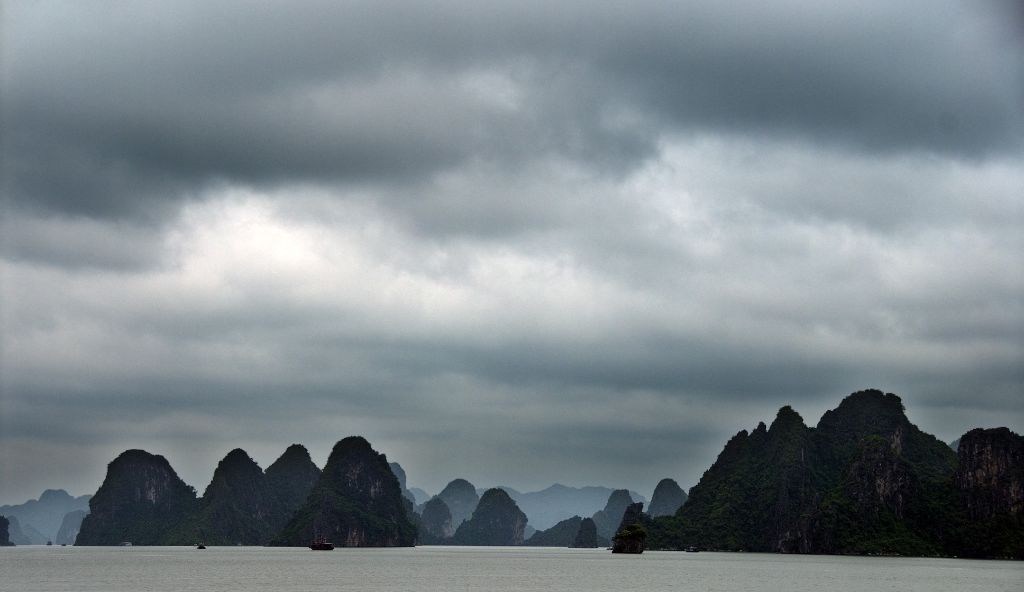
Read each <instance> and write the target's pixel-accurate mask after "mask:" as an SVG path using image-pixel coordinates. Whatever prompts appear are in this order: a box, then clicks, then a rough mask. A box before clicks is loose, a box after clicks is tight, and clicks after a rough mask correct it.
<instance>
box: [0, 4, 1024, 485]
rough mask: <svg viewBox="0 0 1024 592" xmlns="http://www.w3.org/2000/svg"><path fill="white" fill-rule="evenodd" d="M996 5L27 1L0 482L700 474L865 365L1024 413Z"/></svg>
mask: <svg viewBox="0 0 1024 592" xmlns="http://www.w3.org/2000/svg"><path fill="white" fill-rule="evenodd" d="M1020 6H1021V5H1020V4H1019V2H1014V1H1012V0H974V1H963V2H960V1H950V0H909V1H904V2H892V1H891V0H878V1H876V0H855V1H854V0H848V1H845V0H844V1H837V2H820V1H813V2H812V1H795V0H784V1H781V2H763V1H758V2H754V1H731V2H686V1H673V2H648V1H633V2H628V3H625V2H623V3H611V2H582V1H578V0H564V1H559V2H550V1H547V0H545V1H543V2H534V1H532V0H517V1H515V2H507V3H502V2H489V1H484V2H469V1H457V2H455V1H450V0H439V1H431V2H395V1H390V0H372V1H366V2H360V1H350V2H336V1H330V2H327V1H325V2H266V3H264V2H250V1H244V2H242V1H239V2H229V1H222V2H209V1H207V0H202V1H198V0H197V1H194V2H193V1H185V0H180V1H175V2H117V1H110V2H91V1H84V2H83V1H67V2H53V1H48V0H36V1H29V0H11V1H8V2H5V3H4V10H3V14H2V18H3V30H2V41H0V43H2V47H0V50H2V52H0V55H2V58H0V59H2V68H3V69H2V74H0V76H2V79H0V82H2V90H0V93H2V94H0V99H2V103H0V105H2V107H0V118H2V121H0V124H2V125H0V142H2V152H0V156H2V171H0V172H2V191H3V210H2V213H3V220H2V229H0V230H2V240H0V297H2V300H0V315H2V316H0V331H2V334H0V335H2V339H0V474H2V477H0V503H5V502H20V501H24V500H25V499H28V498H29V497H37V496H38V494H39V493H40V492H41V491H42V490H43V489H44V488H47V487H51V488H56V487H62V488H65V489H68V490H69V491H71V492H72V493H74V494H82V493H92V492H94V491H95V489H96V488H97V487H98V486H99V484H100V482H101V480H102V479H103V475H104V473H105V469H106V464H107V463H108V462H109V461H110V460H111V459H113V458H114V456H116V455H117V454H118V453H119V452H120V451H122V450H124V449H126V448H144V449H146V450H149V451H151V452H154V453H159V454H163V455H164V456H166V457H167V458H168V459H169V460H170V462H171V463H172V465H173V466H174V467H175V468H176V469H177V470H178V472H179V474H181V475H182V477H183V478H184V479H185V480H186V481H187V482H188V483H189V484H191V485H193V486H195V487H196V488H197V489H199V491H200V492H202V490H203V489H204V488H205V486H206V484H207V482H208V481H209V478H210V475H211V474H212V471H213V468H214V466H215V465H216V463H217V461H218V460H219V459H220V458H221V457H223V456H224V455H225V454H226V453H227V452H228V451H229V450H230V449H232V448H234V447H236V446H240V447H243V448H244V449H246V450H247V451H248V452H249V453H250V454H251V455H252V456H253V457H254V458H255V459H256V460H257V461H258V462H259V463H260V464H261V465H262V466H264V467H266V466H267V465H268V464H269V463H270V462H272V461H273V460H274V459H275V458H276V457H277V456H278V455H279V454H280V453H281V452H283V450H284V449H285V447H286V446H287V445H288V444H291V443H292V442H300V443H304V444H306V445H307V447H309V448H310V450H311V452H312V454H313V456H314V459H315V460H316V461H317V462H318V463H322V462H323V461H324V460H325V458H326V455H327V453H328V452H329V450H330V446H331V445H332V444H333V442H335V441H336V440H338V439H340V438H342V437H344V436H347V435H352V434H362V435H364V436H365V437H367V439H369V440H370V442H371V443H372V444H373V445H374V446H375V447H376V448H377V449H378V450H381V451H383V452H385V453H387V455H388V457H389V458H390V459H391V460H396V461H398V462H400V463H402V465H403V466H404V467H405V469H406V471H407V472H408V475H409V482H410V485H413V486H420V487H423V488H425V489H427V490H428V491H432V492H436V491H437V490H439V489H440V488H441V487H443V486H444V484H445V483H446V482H447V481H449V480H450V479H452V478H454V477H464V478H467V479H469V480H470V481H472V482H473V483H475V484H477V485H478V486H484V485H493V484H498V483H501V484H507V485H511V486H513V487H516V488H520V489H535V488H541V487H545V486H547V485H549V484H551V483H553V482H555V481H558V482H562V483H565V484H569V485H585V484H595V485H608V486H619V487H625V486H628V487H630V488H632V489H635V490H638V491H640V492H642V493H644V494H648V495H649V493H650V491H651V490H652V489H653V487H654V485H655V484H656V483H657V481H658V480H659V479H661V478H662V477H666V476H668V477H674V478H676V479H677V480H678V481H679V482H680V483H681V484H682V485H683V487H685V488H689V487H691V486H692V485H694V484H695V483H696V481H697V480H698V479H699V478H700V475H701V473H702V472H703V471H704V470H705V469H706V468H707V467H708V466H709V465H710V464H711V463H712V462H713V461H714V459H715V457H716V456H717V454H718V452H719V451H720V449H721V447H722V445H723V444H724V443H725V441H726V439H728V437H729V436H731V435H732V434H734V433H735V432H737V431H738V430H740V429H744V428H745V429H751V428H753V427H754V426H755V425H756V423H757V422H758V421H760V420H764V421H766V422H770V421H771V419H772V418H773V417H774V415H775V412H776V410H777V409H778V408H779V407H780V406H782V405H785V404H791V405H793V406H794V408H796V409H797V411H798V412H800V413H801V414H802V415H803V417H804V419H805V421H807V422H808V423H809V424H812V425H813V424H814V423H816V422H817V420H818V418H819V417H820V415H821V413H822V412H824V411H825V410H826V409H829V408H833V407H835V406H836V404H838V402H839V401H840V399H841V398H842V397H843V396H845V395H847V394H849V393H851V392H853V391H856V390H859V389H862V388H869V387H877V388H880V389H883V390H885V391H890V392H895V393H897V394H899V395H900V396H901V397H902V398H903V400H904V403H905V405H906V407H907V411H908V415H909V416H910V418H911V421H913V422H914V423H916V424H918V425H919V426H920V427H921V428H922V429H924V430H925V431H927V432H930V433H933V434H935V435H936V436H938V437H939V438H941V439H943V440H946V441H948V440H952V439H953V438H956V437H957V436H959V435H960V434H962V433H963V432H965V431H966V430H968V429H970V428H973V427H979V426H981V427H993V426H998V425H1006V426H1009V427H1010V428H1011V429H1014V430H1015V431H1017V432H1022V431H1024V263H1022V261H1024V257H1022V253H1024V232H1022V230H1024V10H1022V9H1021V8H1020Z"/></svg>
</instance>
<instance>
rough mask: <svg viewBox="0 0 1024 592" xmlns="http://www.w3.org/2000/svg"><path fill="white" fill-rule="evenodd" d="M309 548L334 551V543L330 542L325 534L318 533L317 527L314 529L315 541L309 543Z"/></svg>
mask: <svg viewBox="0 0 1024 592" xmlns="http://www.w3.org/2000/svg"><path fill="white" fill-rule="evenodd" d="M309 548H310V549H313V550H314V551H333V550H334V543H331V542H328V541H327V537H325V536H324V535H323V534H319V535H318V534H317V532H316V529H314V530H313V542H311V543H309Z"/></svg>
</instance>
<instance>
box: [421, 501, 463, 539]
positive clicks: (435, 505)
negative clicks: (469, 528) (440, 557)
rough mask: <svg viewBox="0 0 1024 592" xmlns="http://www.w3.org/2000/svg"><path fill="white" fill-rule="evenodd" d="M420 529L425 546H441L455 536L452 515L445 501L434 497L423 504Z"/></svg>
mask: <svg viewBox="0 0 1024 592" xmlns="http://www.w3.org/2000/svg"><path fill="white" fill-rule="evenodd" d="M419 527H420V543H422V544H424V545H437V544H441V543H443V542H445V541H447V539H450V538H451V537H452V535H454V534H455V528H454V527H453V526H452V514H451V512H450V511H449V510H448V505H447V504H445V503H444V500H442V499H441V498H439V497H432V498H430V499H429V500H427V503H425V504H423V512H422V513H421V514H420V524H419Z"/></svg>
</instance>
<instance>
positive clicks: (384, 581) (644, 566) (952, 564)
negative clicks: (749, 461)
mask: <svg viewBox="0 0 1024 592" xmlns="http://www.w3.org/2000/svg"><path fill="white" fill-rule="evenodd" d="M348 590H351V591H363V592H374V591H409V592H414V591H415V592H476V591H487V592H506V591H538V592H539V591H544V592H568V591H585V592H605V591H608V592H612V591H614V592H623V591H629V590H644V591H651V592H660V591H669V590H671V591H673V592H679V591H689V590H693V591H708V592H711V591H741V590H784V591H786V592H841V591H842V592H878V591H882V590H893V591H900V592H908V591H916V590H920V591H922V592H924V591H927V592H944V591H949V592H954V591H955V592H970V591H974V590H977V591H986V592H1001V591H1014V592H1020V591H1021V590H1024V562H1015V561H976V560H966V559H920V558H894V557H836V556H822V555H774V554H757V553H708V552H705V553H681V552H650V551H649V552H647V553H644V554H643V555H613V554H612V553H611V552H609V551H606V550H604V549H555V548H530V547H416V548H400V549H336V550H334V551H319V552H318V551H310V550H309V549H304V548H262V547H210V548H208V549H205V550H199V549H194V548H191V547H6V548H4V547H0V591H4V592H6V591H11V592H55V591H59V592H147V591H149V592H165V591H167V592H172V591H173V592H192V591H196V592H200V591H201V592H234V591H239V592H241V591H245V592H262V591H268V592H269V591H273V592H319V591H348Z"/></svg>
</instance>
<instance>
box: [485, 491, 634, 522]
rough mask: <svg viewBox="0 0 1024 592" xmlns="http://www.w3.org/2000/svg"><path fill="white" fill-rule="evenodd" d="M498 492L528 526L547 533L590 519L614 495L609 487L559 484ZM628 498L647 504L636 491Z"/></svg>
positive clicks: (631, 492) (630, 493)
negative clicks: (577, 518)
mask: <svg viewBox="0 0 1024 592" xmlns="http://www.w3.org/2000/svg"><path fill="white" fill-rule="evenodd" d="M501 489H503V490H505V492H506V493H508V494H509V496H510V497H511V498H512V499H513V500H515V502H516V504H518V505H519V508H520V509H522V511H523V512H525V513H526V515H527V517H529V520H530V525H531V526H533V527H534V528H536V529H537V530H546V529H548V528H551V527H552V526H554V525H555V524H557V523H558V522H560V521H562V520H565V519H567V518H571V517H573V516H592V515H593V514H594V513H595V512H597V511H599V510H601V509H603V508H604V506H605V502H606V501H607V500H608V497H609V496H610V495H611V494H612V492H613V491H615V490H613V489H611V488H608V487H595V486H587V487H567V486H565V485H562V484H560V483H555V484H554V485H552V486H550V487H548V488H546V489H542V490H540V491H533V492H528V493H521V492H519V491H516V490H515V489H512V488H511V487H504V486H502V487H501ZM629 495H630V498H631V499H632V500H633V501H638V502H646V501H647V500H646V499H645V498H644V497H643V496H642V495H640V494H639V493H636V492H635V491H630V492H629Z"/></svg>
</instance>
